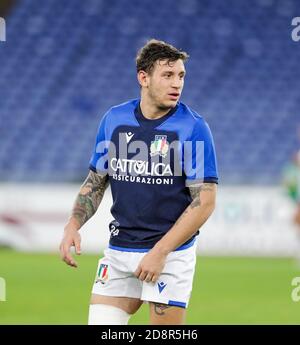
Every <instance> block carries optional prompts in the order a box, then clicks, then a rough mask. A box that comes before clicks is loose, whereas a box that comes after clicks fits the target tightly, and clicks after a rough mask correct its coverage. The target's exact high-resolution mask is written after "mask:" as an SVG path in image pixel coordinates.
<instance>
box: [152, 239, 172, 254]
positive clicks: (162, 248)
mask: <svg viewBox="0 0 300 345" xmlns="http://www.w3.org/2000/svg"><path fill="white" fill-rule="evenodd" d="M153 249H154V250H155V251H156V252H158V253H159V254H161V255H164V256H167V255H168V254H169V253H170V252H171V251H172V249H171V248H169V247H168V246H166V245H165V244H164V243H161V242H160V241H159V242H157V243H156V245H155V246H154V247H153Z"/></svg>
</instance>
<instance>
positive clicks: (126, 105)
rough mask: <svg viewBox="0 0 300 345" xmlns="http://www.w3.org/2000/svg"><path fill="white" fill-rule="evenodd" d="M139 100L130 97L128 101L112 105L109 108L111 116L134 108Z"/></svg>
mask: <svg viewBox="0 0 300 345" xmlns="http://www.w3.org/2000/svg"><path fill="white" fill-rule="evenodd" d="M138 102H139V99H138V98H135V99H131V100H129V101H126V102H123V103H120V104H117V105H114V106H112V107H111V108H110V109H109V113H110V114H111V116H116V115H118V114H120V113H121V114H123V113H127V112H128V111H131V110H134V109H135V108H136V106H137V104H138Z"/></svg>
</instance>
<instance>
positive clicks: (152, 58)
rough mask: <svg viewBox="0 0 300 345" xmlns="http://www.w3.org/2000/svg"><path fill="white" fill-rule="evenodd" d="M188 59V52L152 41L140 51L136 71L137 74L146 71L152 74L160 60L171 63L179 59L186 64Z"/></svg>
mask: <svg viewBox="0 0 300 345" xmlns="http://www.w3.org/2000/svg"><path fill="white" fill-rule="evenodd" d="M188 58H189V55H188V54H187V53H186V52H184V51H181V50H179V49H177V48H175V47H173V46H172V45H171V44H168V43H166V42H164V41H159V40H156V39H151V40H149V41H148V42H147V43H146V44H145V45H144V47H142V48H141V49H140V50H139V51H138V53H137V56H136V69H137V72H139V71H145V72H147V73H150V74H151V72H152V70H153V67H154V64H155V62H156V61H158V60H167V61H168V63H169V62H173V61H177V60H179V59H181V60H182V61H183V62H184V61H186V60H187V59H188Z"/></svg>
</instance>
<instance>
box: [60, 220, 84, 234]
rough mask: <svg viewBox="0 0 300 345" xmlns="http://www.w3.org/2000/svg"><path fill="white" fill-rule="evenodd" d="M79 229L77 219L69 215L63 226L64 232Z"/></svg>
mask: <svg viewBox="0 0 300 345" xmlns="http://www.w3.org/2000/svg"><path fill="white" fill-rule="evenodd" d="M79 229H80V224H79V222H78V220H77V219H76V218H74V217H70V219H69V221H68V223H67V224H66V225H65V227H64V232H69V231H78V230H79Z"/></svg>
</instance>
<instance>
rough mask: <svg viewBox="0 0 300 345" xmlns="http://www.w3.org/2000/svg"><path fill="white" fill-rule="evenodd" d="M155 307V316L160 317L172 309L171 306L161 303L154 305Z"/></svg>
mask: <svg viewBox="0 0 300 345" xmlns="http://www.w3.org/2000/svg"><path fill="white" fill-rule="evenodd" d="M153 306H154V312H155V314H156V315H160V316H162V315H165V310H166V309H168V308H171V306H170V305H167V304H160V303H153Z"/></svg>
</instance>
